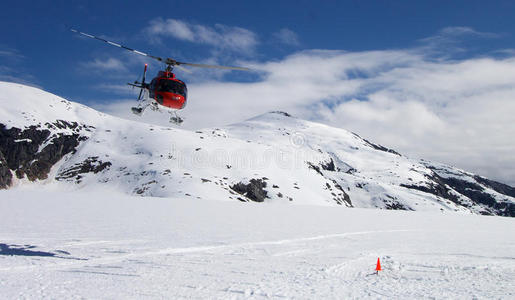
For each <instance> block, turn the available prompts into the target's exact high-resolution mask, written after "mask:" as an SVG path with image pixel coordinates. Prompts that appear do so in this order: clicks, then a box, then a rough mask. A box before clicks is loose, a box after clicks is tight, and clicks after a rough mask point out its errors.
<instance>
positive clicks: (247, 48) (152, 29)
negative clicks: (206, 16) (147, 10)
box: [144, 19, 258, 54]
mask: <svg viewBox="0 0 515 300" xmlns="http://www.w3.org/2000/svg"><path fill="white" fill-rule="evenodd" d="M144 31H145V32H147V33H148V34H150V35H151V36H153V37H155V38H160V37H167V36H168V37H173V38H176V39H180V40H184V41H188V42H193V43H199V44H207V45H210V46H213V47H214V48H217V49H224V50H231V51H234V52H240V53H244V54H245V53H247V54H248V53H252V52H253V51H254V49H255V47H256V46H257V44H258V38H257V35H256V34H255V33H254V32H252V31H250V30H248V29H245V28H241V27H235V26H226V25H222V24H215V25H214V26H213V27H209V26H204V25H199V24H192V23H188V22H185V21H181V20H176V19H166V20H164V19H156V20H153V21H151V22H150V25H149V26H148V27H147V28H146V29H145V30H144Z"/></svg>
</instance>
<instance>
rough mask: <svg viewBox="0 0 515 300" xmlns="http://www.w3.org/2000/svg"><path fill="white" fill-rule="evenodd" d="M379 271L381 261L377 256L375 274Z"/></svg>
mask: <svg viewBox="0 0 515 300" xmlns="http://www.w3.org/2000/svg"><path fill="white" fill-rule="evenodd" d="M379 271H382V270H381V262H380V261H379V257H378V258H377V265H376V274H377V275H379Z"/></svg>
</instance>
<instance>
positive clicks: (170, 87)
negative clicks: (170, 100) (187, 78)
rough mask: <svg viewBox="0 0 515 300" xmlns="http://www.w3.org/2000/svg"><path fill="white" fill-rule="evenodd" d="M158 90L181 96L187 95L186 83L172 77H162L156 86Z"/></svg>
mask: <svg viewBox="0 0 515 300" xmlns="http://www.w3.org/2000/svg"><path fill="white" fill-rule="evenodd" d="M156 91H157V92H168V93H174V94H179V95H181V96H184V97H186V93H187V89H186V85H185V84H184V83H181V82H178V81H175V80H171V79H161V80H159V83H158V84H157V87H156Z"/></svg>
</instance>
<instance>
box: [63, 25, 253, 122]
mask: <svg viewBox="0 0 515 300" xmlns="http://www.w3.org/2000/svg"><path fill="white" fill-rule="evenodd" d="M70 30H71V31H72V32H75V33H78V34H80V35H83V36H86V37H89V38H92V39H96V40H99V41H102V42H105V43H107V44H109V45H112V46H115V47H118V48H122V49H125V50H128V51H131V52H133V53H136V54H139V55H142V56H146V57H149V58H152V59H155V60H157V61H159V62H162V63H164V64H165V65H166V68H165V69H164V70H161V71H159V72H158V73H157V76H156V77H154V78H153V79H152V80H151V81H150V83H147V82H145V77H146V74H147V67H148V64H145V68H144V69H143V77H142V80H141V82H138V81H137V80H136V81H134V83H128V85H130V86H132V87H136V88H139V89H140V92H139V96H138V105H137V106H135V107H131V110H132V112H133V113H134V114H135V115H138V116H141V115H142V114H143V112H144V111H145V109H146V108H147V107H149V106H150V107H151V109H152V110H154V111H159V110H160V108H163V109H166V110H168V112H169V113H170V123H173V124H177V125H180V124H181V123H182V122H183V121H184V120H183V119H182V118H181V117H179V115H178V114H177V111H179V110H181V109H183V108H184V107H185V106H186V102H187V97H188V88H187V86H186V83H184V81H182V80H180V79H179V78H177V77H176V76H175V74H174V73H173V69H174V67H177V68H179V69H182V70H184V71H187V70H186V69H184V68H183V67H182V66H190V67H199V68H210V69H226V70H239V71H250V69H248V68H244V67H230V66H217V65H206V64H194V63H187V62H180V61H177V60H175V59H173V58H162V57H159V56H154V55H150V54H147V53H145V52H141V51H138V50H135V49H132V48H129V47H126V46H124V45H121V44H118V43H115V42H112V41H108V40H106V39H103V38H101V37H98V36H94V35H91V34H88V33H84V32H81V31H78V30H76V29H70ZM147 94H148V95H147Z"/></svg>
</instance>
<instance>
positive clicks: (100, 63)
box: [80, 57, 127, 72]
mask: <svg viewBox="0 0 515 300" xmlns="http://www.w3.org/2000/svg"><path fill="white" fill-rule="evenodd" d="M80 66H81V67H82V68H86V69H88V70H93V71H100V72H103V71H117V72H126V71H127V67H126V66H125V63H123V62H122V61H121V60H119V59H117V58H113V57H110V58H107V59H105V60H102V59H99V58H95V59H94V60H93V61H89V62H83V63H80Z"/></svg>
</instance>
